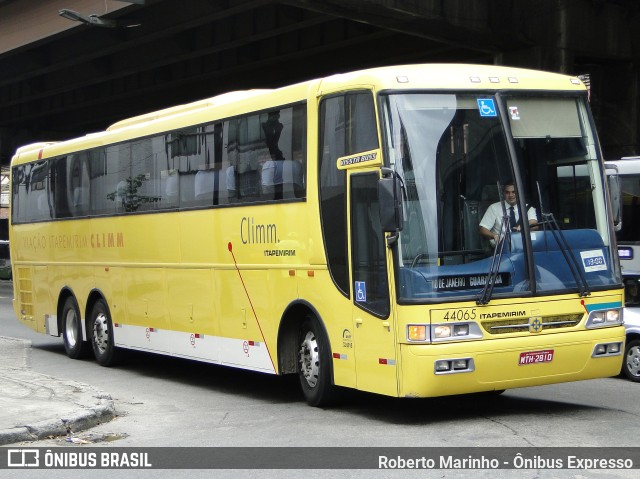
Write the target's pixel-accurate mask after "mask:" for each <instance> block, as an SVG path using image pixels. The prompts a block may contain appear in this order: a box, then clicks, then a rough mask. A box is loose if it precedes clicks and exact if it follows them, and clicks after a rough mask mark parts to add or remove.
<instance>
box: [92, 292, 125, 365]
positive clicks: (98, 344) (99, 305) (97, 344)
mask: <svg viewBox="0 0 640 479" xmlns="http://www.w3.org/2000/svg"><path fill="white" fill-rule="evenodd" d="M90 327H91V344H92V346H93V353H94V354H95V356H96V361H97V362H98V364H100V365H101V366H113V365H115V364H116V362H117V360H118V356H119V354H118V350H117V349H116V347H115V345H114V340H113V323H112V321H111V314H110V313H109V307H108V306H107V303H106V302H105V301H104V300H103V299H99V300H98V301H96V304H95V305H94V306H93V310H92V312H91V322H90Z"/></svg>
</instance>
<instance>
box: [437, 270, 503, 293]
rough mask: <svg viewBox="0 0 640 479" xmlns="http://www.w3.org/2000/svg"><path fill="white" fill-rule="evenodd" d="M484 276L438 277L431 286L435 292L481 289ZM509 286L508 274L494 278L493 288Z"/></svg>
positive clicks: (484, 281)
mask: <svg viewBox="0 0 640 479" xmlns="http://www.w3.org/2000/svg"><path fill="white" fill-rule="evenodd" d="M487 277H488V275H486V274H461V275H450V276H439V277H438V278H435V279H432V280H431V284H432V286H433V289H434V290H436V291H459V290H465V289H477V288H483V287H484V286H485V284H486V283H487ZM510 284H511V275H510V274H509V273H499V274H498V275H497V276H496V280H495V283H494V286H497V287H500V286H508V285H510Z"/></svg>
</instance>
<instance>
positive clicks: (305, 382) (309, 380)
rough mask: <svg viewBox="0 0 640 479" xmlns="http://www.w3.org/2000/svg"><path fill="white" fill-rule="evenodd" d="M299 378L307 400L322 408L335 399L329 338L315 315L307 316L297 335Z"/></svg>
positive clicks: (310, 403) (311, 404) (312, 404)
mask: <svg viewBox="0 0 640 479" xmlns="http://www.w3.org/2000/svg"><path fill="white" fill-rule="evenodd" d="M298 346H299V350H298V368H297V369H298V377H299V379H300V386H301V387H302V392H303V393H304V397H305V399H306V401H307V403H308V404H309V405H310V406H315V407H322V406H329V405H331V404H332V403H333V402H334V401H335V398H336V390H335V386H334V385H333V384H332V378H331V356H330V351H329V340H328V339H327V338H326V335H325V334H324V331H323V330H322V328H321V327H320V325H319V324H318V321H317V320H316V319H315V318H312V317H307V319H305V320H304V321H303V323H302V325H301V327H300V330H299V335H298Z"/></svg>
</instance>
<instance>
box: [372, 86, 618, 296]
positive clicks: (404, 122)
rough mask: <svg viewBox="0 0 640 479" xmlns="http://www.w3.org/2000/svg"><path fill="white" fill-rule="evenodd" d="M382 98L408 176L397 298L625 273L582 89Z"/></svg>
mask: <svg viewBox="0 0 640 479" xmlns="http://www.w3.org/2000/svg"><path fill="white" fill-rule="evenodd" d="M381 103H382V112H383V118H384V124H383V132H384V137H385V148H386V155H387V158H388V161H389V166H391V168H392V169H393V170H394V171H396V172H397V174H398V175H399V176H400V178H401V179H402V182H403V184H404V198H403V200H404V215H405V218H404V228H403V229H402V231H401V232H400V235H399V241H398V242H397V248H396V251H397V255H398V256H397V264H398V271H397V275H396V277H397V281H398V283H399V284H398V288H397V290H398V296H399V300H400V301H421V300H426V301H434V300H436V301H437V300H443V299H445V298H446V299H451V298H452V297H459V298H464V297H468V299H473V298H476V299H477V297H478V295H479V294H480V293H481V292H482V291H483V289H484V288H485V286H486V285H487V282H491V290H492V292H493V296H496V295H514V294H519V295H522V294H525V295H526V294H540V293H545V292H551V291H553V292H554V293H555V292H576V291H577V292H579V293H580V294H582V295H587V294H588V293H589V291H591V290H593V289H597V288H602V287H606V286H609V287H610V286H611V285H614V284H617V283H619V282H620V273H619V268H618V266H617V265H616V262H615V261H614V260H613V257H612V253H611V229H610V226H609V219H608V215H609V213H608V212H607V211H606V210H605V209H604V205H605V204H606V202H605V201H604V198H605V187H604V180H603V174H602V170H601V166H600V161H599V159H598V156H597V151H598V150H597V146H596V141H595V139H594V136H593V128H592V126H591V124H590V119H589V116H588V109H587V106H586V104H585V100H584V98H583V97H582V96H569V95H554V96H542V95H539V94H538V95H534V94H531V95H525V94H523V93H518V94H517V95H513V96H502V95H496V96H493V95H483V94H480V95H479V94H477V93H476V94H453V93H438V94H431V93H408V94H407V93H402V94H386V95H382V96H381ZM501 112H504V113H501ZM434 173H435V174H434ZM601 205H602V206H601ZM510 206H513V207H514V208H513V211H514V212H512V211H511V209H510ZM520 212H524V213H523V214H520ZM481 225H482V226H483V227H486V230H487V231H485V232H482V230H481ZM523 235H524V236H523ZM492 265H493V266H492Z"/></svg>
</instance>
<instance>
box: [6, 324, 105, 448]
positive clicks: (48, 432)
mask: <svg viewBox="0 0 640 479" xmlns="http://www.w3.org/2000/svg"><path fill="white" fill-rule="evenodd" d="M30 355H31V342H30V341H25V340H21V339H14V338H8V337H5V336H0V445H5V444H12V443H16V442H22V441H33V440H36V439H42V438H45V437H48V436H59V435H65V434H66V433H67V428H70V429H71V431H73V432H77V431H80V430H83V429H87V428H90V427H93V426H96V425H98V424H100V423H103V422H107V421H109V420H111V419H113V417H114V416H115V407H114V404H113V400H112V399H111V396H109V395H108V394H105V393H104V392H102V391H99V390H98V389H96V388H94V387H92V386H89V385H87V384H82V383H78V382H75V381H69V380H66V379H60V378H57V377H53V376H47V375H44V374H39V373H36V372H34V371H32V370H31V368H30Z"/></svg>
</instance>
